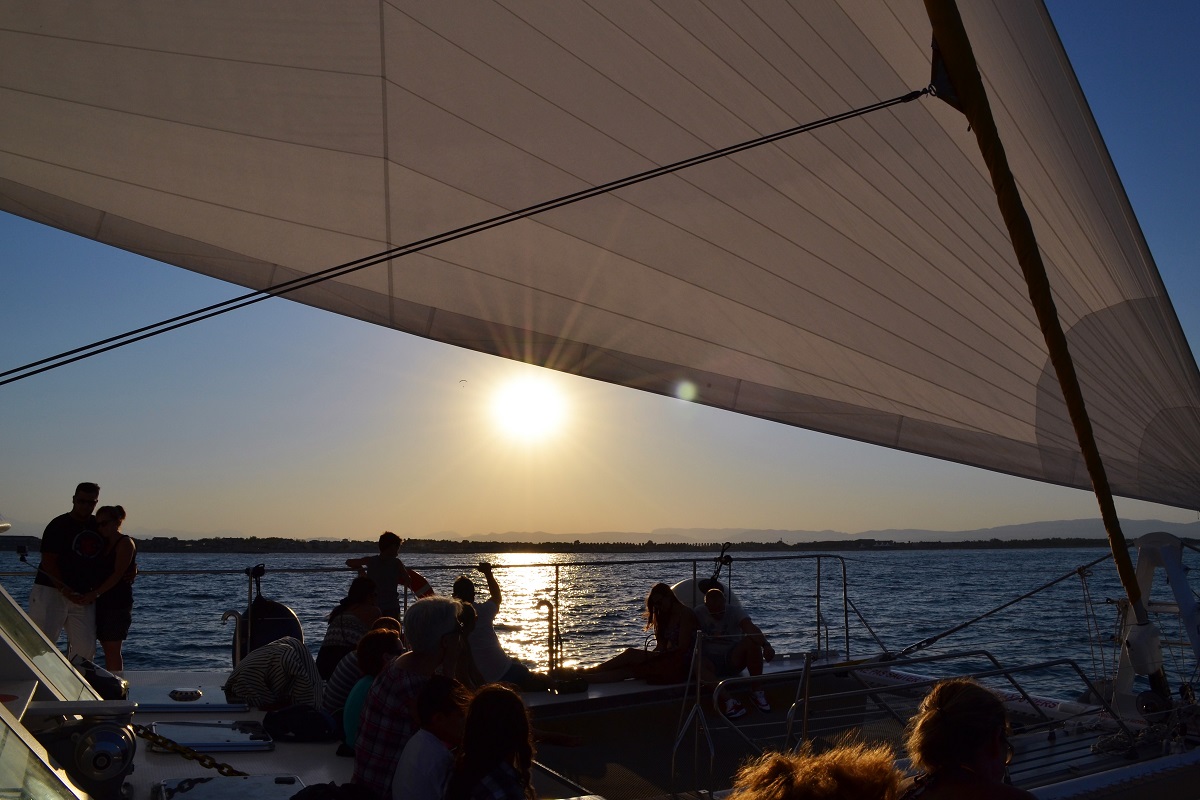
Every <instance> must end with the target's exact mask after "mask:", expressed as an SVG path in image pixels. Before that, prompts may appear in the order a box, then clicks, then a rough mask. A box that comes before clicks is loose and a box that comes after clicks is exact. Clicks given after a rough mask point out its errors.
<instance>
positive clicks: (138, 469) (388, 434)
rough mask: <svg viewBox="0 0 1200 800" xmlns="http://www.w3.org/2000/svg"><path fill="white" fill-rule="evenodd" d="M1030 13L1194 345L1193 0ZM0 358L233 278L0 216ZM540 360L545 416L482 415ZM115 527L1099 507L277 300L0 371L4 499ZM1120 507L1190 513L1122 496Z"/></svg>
mask: <svg viewBox="0 0 1200 800" xmlns="http://www.w3.org/2000/svg"><path fill="white" fill-rule="evenodd" d="M1049 7H1050V12H1051V14H1052V16H1053V17H1054V19H1055V22H1056V24H1057V25H1058V28H1059V33H1060V35H1061V36H1062V38H1063V41H1064V43H1065V45H1066V48H1067V51H1068V53H1069V54H1070V56H1071V58H1072V60H1073V62H1074V65H1075V68H1076V71H1077V73H1078V75H1079V78H1080V80H1081V82H1082V84H1083V87H1084V91H1085V92H1086V94H1087V96H1088V98H1089V101H1090V102H1091V105H1092V110H1093V113H1094V114H1095V115H1096V117H1097V119H1098V121H1099V124H1100V127H1101V130H1102V131H1103V133H1104V136H1105V139H1106V141H1107V143H1108V146H1109V149H1110V151H1111V152H1112V154H1113V158H1114V160H1115V162H1116V165H1117V169H1118V170H1119V172H1120V174H1121V177H1122V179H1123V181H1124V183H1125V188H1126V191H1127V192H1128V194H1129V195H1130V198H1131V200H1132V202H1133V206H1134V209H1135V210H1136V211H1137V214H1138V217H1139V220H1140V222H1141V224H1142V228H1143V231H1144V232H1145V235H1146V238H1147V240H1148V241H1149V243H1150V248H1151V250H1152V251H1153V253H1154V255H1155V258H1156V260H1157V262H1158V265H1159V269H1160V270H1161V271H1162V273H1163V277H1164V280H1165V281H1166V284H1167V288H1168V290H1169V291H1170V293H1171V295H1172V297H1173V299H1174V302H1175V306H1176V310H1177V311H1178V313H1179V315H1180V317H1181V319H1182V321H1183V325H1184V329H1185V331H1187V333H1188V336H1189V338H1190V340H1191V341H1192V342H1193V347H1195V343H1196V342H1198V341H1200V316H1198V314H1197V309H1196V302H1195V301H1196V297H1197V288H1198V287H1197V282H1198V281H1200V276H1198V274H1197V273H1198V271H1197V269H1196V266H1197V265H1196V261H1197V253H1200V232H1198V231H1200V219H1198V216H1200V215H1198V212H1197V209H1200V196H1198V195H1200V189H1198V187H1200V156H1197V154H1196V142H1197V137H1196V130H1197V129H1198V127H1200V126H1198V123H1200V119H1198V114H1197V88H1196V87H1197V86H1200V69H1198V67H1197V57H1196V53H1195V49H1196V43H1197V42H1200V3H1196V2H1194V0H1191V1H1190V2H1183V1H1182V0H1180V1H1179V2H1146V3H1129V2H1115V1H1110V0H1105V1H1104V2H1093V1H1092V0H1053V1H1052V2H1050V3H1049ZM0 286H2V287H3V291H2V292H0V369H8V368H10V367H14V366H18V365H20V364H23V363H25V362H27V361H31V360H33V359H35V358H40V357H43V356H46V355H50V354H53V353H56V352H59V351H61V350H65V349H68V348H70V347H75V346H78V345H81V344H85V343H88V342H90V341H93V340H96V339H99V338H103V337H105V336H109V335H113V334H116V333H121V332H123V331H125V330H128V329H130V328H134V327H137V326H140V325H143V324H148V323H152V322H157V321H158V320H160V319H163V318H166V317H168V316H171V315H174V314H177V313H182V312H186V311H191V310H193V309H195V308H197V307H200V306H202V305H205V304H208V303H211V302H215V301H219V300H224V299H227V298H229V297H232V296H235V295H237V294H240V293H241V291H242V290H240V289H239V288H237V287H233V286H230V285H228V284H223V283H220V282H217V281H214V280H211V279H208V278H203V277H200V276H196V275H192V274H191V273H188V272H185V271H183V270H179V269H176V268H173V267H167V266H164V265H161V264H157V263H154V262H150V261H147V260H145V259H141V258H138V257H136V256H131V255H129V254H126V253H123V252H120V251H116V250H112V249H109V248H106V247H103V246H100V245H96V244H94V243H91V242H87V241H85V240H82V239H77V238H75V237H72V236H69V235H66V234H61V233H57V232H55V231H53V230H51V229H49V228H43V227H41V226H38V225H34V224H33V223H29V222H25V221H24V220H21V219H18V218H15V217H10V216H7V215H3V216H0ZM527 374H537V375H539V376H541V377H543V378H544V379H545V380H547V381H549V382H551V383H552V384H553V385H554V386H555V387H557V388H558V390H559V391H560V393H561V395H562V397H563V399H564V401H565V404H566V408H565V417H564V420H563V422H562V425H561V427H560V429H559V430H558V432H557V433H556V434H555V435H553V436H550V437H549V438H547V439H545V440H543V441H541V442H539V443H530V442H522V441H517V440H512V439H510V438H508V437H506V436H505V435H504V433H503V431H501V430H500V429H499V427H498V426H497V424H496V423H495V421H494V420H493V419H492V418H491V417H490V411H489V408H490V403H491V401H492V396H493V395H494V394H495V392H496V391H497V390H498V389H499V388H501V387H502V386H503V385H505V384H506V383H507V382H509V381H511V379H512V378H514V377H516V376H521V375H527ZM80 480H94V481H97V482H99V483H100V484H101V485H102V486H103V491H102V493H101V502H102V503H121V504H123V505H124V506H126V508H127V510H128V512H129V520H128V522H127V524H126V532H128V533H132V534H133V535H135V536H149V535H160V534H162V535H179V536H190V535H198V536H201V535H202V536H212V535H221V534H231V535H234V534H235V535H245V536H250V535H258V536H297V537H309V536H312V537H317V536H319V537H339V538H340V537H343V536H345V537H350V538H370V537H374V536H376V535H377V534H378V533H379V531H381V530H383V529H385V528H387V529H391V530H394V531H396V532H397V533H400V534H401V535H404V536H446V535H452V534H451V532H452V533H453V534H461V535H467V534H476V533H487V532H508V531H547V532H552V533H564V534H569V533H580V532H589V531H630V532H649V531H651V530H653V529H655V528H660V527H710V528H722V527H729V528H777V529H804V530H825V529H829V530H839V531H846V532H859V531H865V530H873V529H886V528H927V529H932V530H947V531H953V530H965V529H973V528H984V527H992V526H996V525H1007V524H1015V523H1021V522H1030V521H1036V520H1053V519H1075V518H1084V517H1098V514H1097V511H1096V503H1095V500H1094V499H1093V498H1092V496H1091V495H1090V494H1088V493H1086V492H1080V491H1075V490H1068V489H1061V488H1056V487H1051V486H1043V485H1040V484H1035V483H1031V482H1028V481H1022V480H1017V479H1015V478H1009V477H1006V476H999V475H993V474H990V473H986V472H983V471H981V470H975V469H971V468H966V467H962V466H958V465H952V464H944V463H940V462H937V461H933V460H931V459H926V458H921V457H917V456H911V455H905V454H902V453H896V452H892V451H888V450H884V449H880V448H876V447H870V446H867V445H862V444H858V443H854V442H847V441H843V440H838V439H834V438H832V437H828V436H824V435H820V434H814V433H809V432H806V431H802V430H798V429H794V428H787V427H784V426H779V425H773V424H770V423H766V422H762V421H758V420H754V419H749V418H743V417H739V416H736V415H731V414H726V413H722V412H718V411H714V410H712V409H708V408H704V407H700V406H694V405H690V404H687V403H685V402H682V401H680V400H672V399H668V398H662V397H655V396H651V395H645V394H641V393H638V392H634V391H630V390H625V389H618V388H615V387H611V386H607V385H604V384H600V383H596V382H592V381H587V380H584V379H580V378H573V377H571V376H567V375H560V374H557V373H549V372H546V371H543V370H536V369H534V368H529V367H524V366H523V365H519V364H513V363H510V362H506V361H502V360H499V359H495V358H491V357H487V356H482V355H478V354H474V353H469V352H465V351H461V350H457V349H455V348H450V347H447V346H444V345H439V344H434V343H432V342H427V341H424V340H420V339H416V338H413V337H410V336H406V335H404V334H399V333H396V332H393V331H389V330H385V329H382V328H377V327H374V326H371V325H367V324H365V323H360V322H356V321H353V320H348V319H342V318H340V317H336V316H334V315H331V314H327V313H324V312H320V311H315V310H312V309H309V308H306V307H304V306H300V305H297V304H294V303H289V302H287V301H282V300H273V301H269V302H266V303H261V304H258V305H256V306H254V307H252V308H251V309H249V310H244V311H239V312H235V313H233V314H230V315H226V316H224V317H221V318H219V319H217V320H213V321H209V322H205V323H201V324H199V325H196V326H192V327H190V328H187V329H184V330H182V331H177V332H174V333H170V334H167V335H165V336H162V337H159V338H156V339H153V340H150V341H147V342H142V343H139V344H136V345H133V346H130V347H127V348H124V349H122V350H119V351H116V352H113V353H109V354H106V355H103V356H100V357H98V358H94V359H91V360H88V361H86V362H82V363H79V364H76V365H73V366H69V367H65V368H62V369H59V370H56V371H54V372H51V373H48V374H44V375H41V376H38V377H35V378H31V379H28V380H25V381H22V382H20V383H17V384H13V385H10V386H6V387H0V513H2V514H3V515H4V516H5V517H6V518H7V519H8V520H9V521H11V522H12V523H13V528H14V529H13V532H14V533H23V534H39V533H40V532H41V528H42V526H44V524H45V523H46V522H47V521H48V520H49V519H50V518H51V517H53V516H54V515H56V514H59V513H62V512H64V511H66V510H68V508H69V498H70V494H71V490H72V488H73V487H74V484H75V483H76V482H78V481H80ZM1118 509H1119V511H1120V512H1121V514H1122V516H1125V517H1130V518H1139V519H1140V518H1158V519H1164V520H1172V521H1192V520H1195V519H1196V518H1197V515H1196V514H1195V512H1190V511H1181V510H1178V509H1171V508H1167V507H1163V506H1154V505H1149V504H1145V503H1134V502H1129V501H1120V500H1119V501H1118Z"/></svg>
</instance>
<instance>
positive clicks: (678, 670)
mask: <svg viewBox="0 0 1200 800" xmlns="http://www.w3.org/2000/svg"><path fill="white" fill-rule="evenodd" d="M644 616H645V617H646V630H651V629H653V630H654V636H655V638H656V639H657V640H658V644H657V645H656V646H655V648H654V649H653V650H645V649H640V648H636V647H631V648H629V649H627V650H625V652H623V653H620V654H618V655H616V656H613V657H612V658H610V659H609V660H607V661H605V662H604V663H603V664H598V665H596V666H594V667H591V668H590V669H585V670H582V672H581V674H582V675H583V676H584V677H585V678H587V680H588V681H590V682H592V683H615V682H617V681H623V680H627V679H629V678H644V679H646V681H648V682H650V683H682V682H684V681H686V680H687V679H688V675H689V673H690V671H691V666H692V647H693V645H694V644H695V640H696V630H697V628H698V627H699V622H698V621H697V619H696V613H695V612H694V611H692V609H690V608H688V607H687V606H685V605H684V604H683V603H681V602H679V598H677V597H676V596H675V593H674V592H672V591H671V587H670V586H668V585H667V584H665V583H656V584H654V586H653V587H652V588H651V589H650V593H649V594H647V595H646V611H645V613H644ZM701 667H702V670H703V672H704V673H711V670H710V669H708V668H707V666H706V665H705V664H704V663H703V661H702V663H701Z"/></svg>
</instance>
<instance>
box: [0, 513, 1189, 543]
mask: <svg viewBox="0 0 1200 800" xmlns="http://www.w3.org/2000/svg"><path fill="white" fill-rule="evenodd" d="M11 521H12V523H13V525H12V530H11V531H10V532H8V533H7V534H5V535H4V536H3V537H0V542H7V543H8V545H13V544H15V543H16V539H18V538H23V537H32V538H33V539H34V540H35V541H36V537H39V536H40V535H41V532H42V527H43V526H35V525H32V524H23V523H20V522H18V521H16V520H11ZM1121 527H1122V530H1123V531H1124V533H1125V538H1126V539H1135V538H1137V537H1138V536H1141V535H1142V534H1144V533H1150V532H1151V531H1166V532H1167V533H1172V534H1174V535H1176V536H1178V537H1180V538H1183V539H1200V521H1196V522H1187V523H1180V522H1163V521H1162V520H1152V519H1151V520H1121ZM125 532H126V533H128V534H129V535H131V536H133V537H134V538H136V539H138V540H141V541H145V540H149V539H153V538H155V537H162V538H176V539H179V540H183V541H186V540H199V539H226V538H228V539H238V538H241V539H245V538H247V534H245V533H244V532H242V531H209V532H203V533H201V532H196V531H179V530H149V529H138V528H133V529H132V530H130V529H128V528H127V529H126V531H125ZM249 538H251V539H253V538H254V537H249ZM290 538H292V539H297V540H307V539H309V537H305V536H295V535H294V536H292V537H290ZM317 538H318V539H319V540H322V541H327V540H330V539H333V540H335V541H341V540H342V538H343V537H336V538H335V537H328V536H325V537H317ZM411 538H413V539H421V540H438V541H444V542H479V543H481V544H486V543H488V542H524V543H528V544H556V545H563V546H565V545H570V544H573V543H575V542H579V543H580V544H588V545H597V544H612V543H628V544H645V543H647V542H652V543H654V544H659V545H662V544H714V543H715V544H720V543H724V542H731V543H733V544H748V543H763V544H774V543H777V542H782V543H783V544H786V545H791V544H808V543H812V542H823V543H824V542H846V543H850V542H864V541H868V540H874V541H875V542H879V543H882V542H896V543H901V544H908V543H922V542H986V541H990V540H999V541H1002V542H1020V541H1032V540H1042V541H1044V540H1048V539H1104V538H1105V533H1104V526H1103V525H1102V524H1101V522H1100V520H1098V519H1072V520H1058V521H1053V522H1028V523H1025V524H1023V525H1002V526H1000V527H997V528H979V529H977V530H969V531H930V530H919V529H913V528H890V529H886V530H875V531H863V532H862V533H846V532H844V531H834V530H821V531H803V530H778V529H762V528H656V529H654V530H652V531H648V532H647V531H596V532H593V533H566V534H557V533H546V532H544V531H504V532H494V533H481V534H461V533H457V532H455V531H437V532H436V533H430V534H427V535H423V536H411ZM354 540H355V541H368V540H369V541H372V542H373V541H374V539H373V537H370V536H355V537H354ZM0 549H11V548H10V547H8V546H6V545H5V544H3V543H0Z"/></svg>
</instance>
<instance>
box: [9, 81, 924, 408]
mask: <svg viewBox="0 0 1200 800" xmlns="http://www.w3.org/2000/svg"><path fill="white" fill-rule="evenodd" d="M933 93H934V92H933V89H932V88H931V87H926V88H924V89H916V90H913V91H911V92H906V93H905V94H902V95H898V96H896V97H893V98H891V99H890V100H881V101H879V102H876V103H871V104H869V105H866V106H862V107H860V108H856V109H851V110H849V111H843V112H842V113H840V114H834V115H832V116H829V117H825V118H823V119H819V120H815V121H813V122H806V123H804V124H801V125H796V126H794V127H791V128H785V129H784V130H781V131H776V132H775V133H770V134H767V135H765V136H760V137H757V138H754V139H748V140H746V141H743V142H739V143H737V144H733V145H729V146H727V147H722V148H719V149H717V150H711V151H709V152H707V153H702V154H700V155H696V156H691V157H689V158H685V159H683V160H681V161H676V162H673V163H671V164H666V165H663V166H660V167H654V168H653V169H649V170H646V171H644V172H639V173H636V174H634V175H629V176H627V177H624V178H619V179H617V180H614V181H609V182H608V183H603V184H600V185H598V186H592V187H589V188H587V189H581V190H579V191H577V192H572V193H570V194H566V195H562V196H560V197H557V198H554V199H552V200H545V201H542V202H540V203H536V204H534V205H531V206H527V207H525V208H523V209H519V210H517V211H509V212H506V213H504V214H500V215H498V216H495V217H491V218H489V219H485V220H480V221H478V222H474V223H471V224H469V225H464V226H462V227H459V228H455V229H453V230H449V231H445V232H443V233H439V234H436V235H434V236H429V237H426V238H424V239H418V240H416V241H413V242H409V243H408V244H404V245H400V246H398V247H393V248H391V249H388V250H384V251H381V252H379V253H376V254H374V255H370V256H364V257H363V258H359V259H355V260H353V261H347V262H345V263H343V264H338V265H336V266H333V267H327V268H326V269H323V270H320V271H318V272H314V273H311V274H309V275H304V276H301V277H299V278H293V279H291V280H288V281H284V282H283V283H278V284H275V285H272V286H269V287H267V288H266V289H260V290H257V291H253V292H248V293H246V294H243V295H240V296H238V297H234V298H231V299H229V300H225V301H222V302H220V303H214V304H212V305H209V306H205V307H204V308H200V309H197V310H195V311H191V312H188V313H186V314H180V315H178V316H174V317H171V318H170V319H165V320H162V321H161V322H156V323H154V324H151V325H146V326H144V327H141V328H137V329H135V330H131V331H127V332H126V333H122V334H118V335H116V336H111V337H108V338H106V339H101V340H99V341H96V342H93V343H91V344H88V345H83V346H81V347H76V348H73V349H71V350H66V351H64V352H62V353H58V354H57V355H53V356H47V357H46V358H42V359H38V360H37V361H31V362H29V363H27V364H24V365H22V366H20V367H14V368H12V369H8V370H5V371H4V372H0V378H2V379H3V380H0V386H4V385H7V384H10V383H14V382H16V381H19V380H23V379H24V378H29V377H32V376H34V375H38V374H41V373H43V372H47V371H49V370H52V369H57V368H58V367H62V366H66V365H67V364H73V363H75V362H76V361H82V360H83V359H86V358H91V357H92V356H96V355H100V354H101V353H106V352H108V351H110V350H115V349H117V348H119V347H124V346H125V345H128V344H133V343H134V342H140V341H142V340H143V339H149V338H151V337H153V336H158V335H159V334H163V333H167V332H168V331H173V330H176V329H178V328H182V327H185V326H188V325H191V324H193V323H196V322H200V321H202V320H206V319H211V318H213V317H216V316H220V315H222V314H226V313H228V312H230V311H234V310H236V309H240V308H245V307H247V306H251V305H254V304H255V303H261V302H262V301H263V300H268V299H270V298H272V297H281V296H283V295H286V294H288V293H289V292H294V291H296V290H298V289H304V288H307V287H310V286H315V285H316V284H318V283H323V282H324V281H327V280H332V279H334V278H340V277H342V276H344V275H349V274H350V273H353V272H357V271H358V270H361V269H366V268H367V267H373V266H376V265H378V264H382V263H384V262H386V261H391V260H392V259H395V258H400V257H402V256H406V255H411V254H413V253H417V252H420V251H422V250H427V249H429V248H431V247H435V246H437V245H441V244H446V243H449V242H453V241H455V240H457V239H461V238H464V237H466V236H470V235H472V234H476V233H482V232H483V231H487V230H490V229H492V228H496V227H499V226H501V225H507V224H508V223H510V222H516V221H518V220H522V219H526V218H528V217H532V216H535V215H537V214H541V213H543V212H546V211H552V210H554V209H557V208H562V207H564V206H568V205H571V204H572V203H577V202H579V201H581V200H588V199H590V198H593V197H598V196H600V195H603V194H608V193H610V192H614V191H616V190H618V189H623V188H626V187H629V186H633V185H635V184H638V183H642V182H643V181H648V180H651V179H653V178H658V177H662V176H664V175H669V174H671V173H674V172H678V171H680V170H683V169H687V168H688V167H694V166H698V165H700V164H704V163H707V162H709V161H714V160H716V159H719V158H725V157H727V156H731V155H735V154H737V153H741V152H744V151H746V150H751V149H753V148H756V147H761V146H762V145H766V144H771V143H773V142H778V141H781V140H783V139H787V138H789V137H791V136H796V135H797V134H801V133H808V132H811V131H814V130H817V129H819V128H823V127H826V126H828V125H834V124H837V123H840V122H845V121H847V120H851V119H854V118H856V117H861V116H863V115H865V114H869V113H871V112H873V111H880V110H883V109H885V108H890V107H891V106H894V105H898V104H900V103H908V102H911V101H913V100H916V99H918V98H920V97H924V96H925V95H929V94H933Z"/></svg>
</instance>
